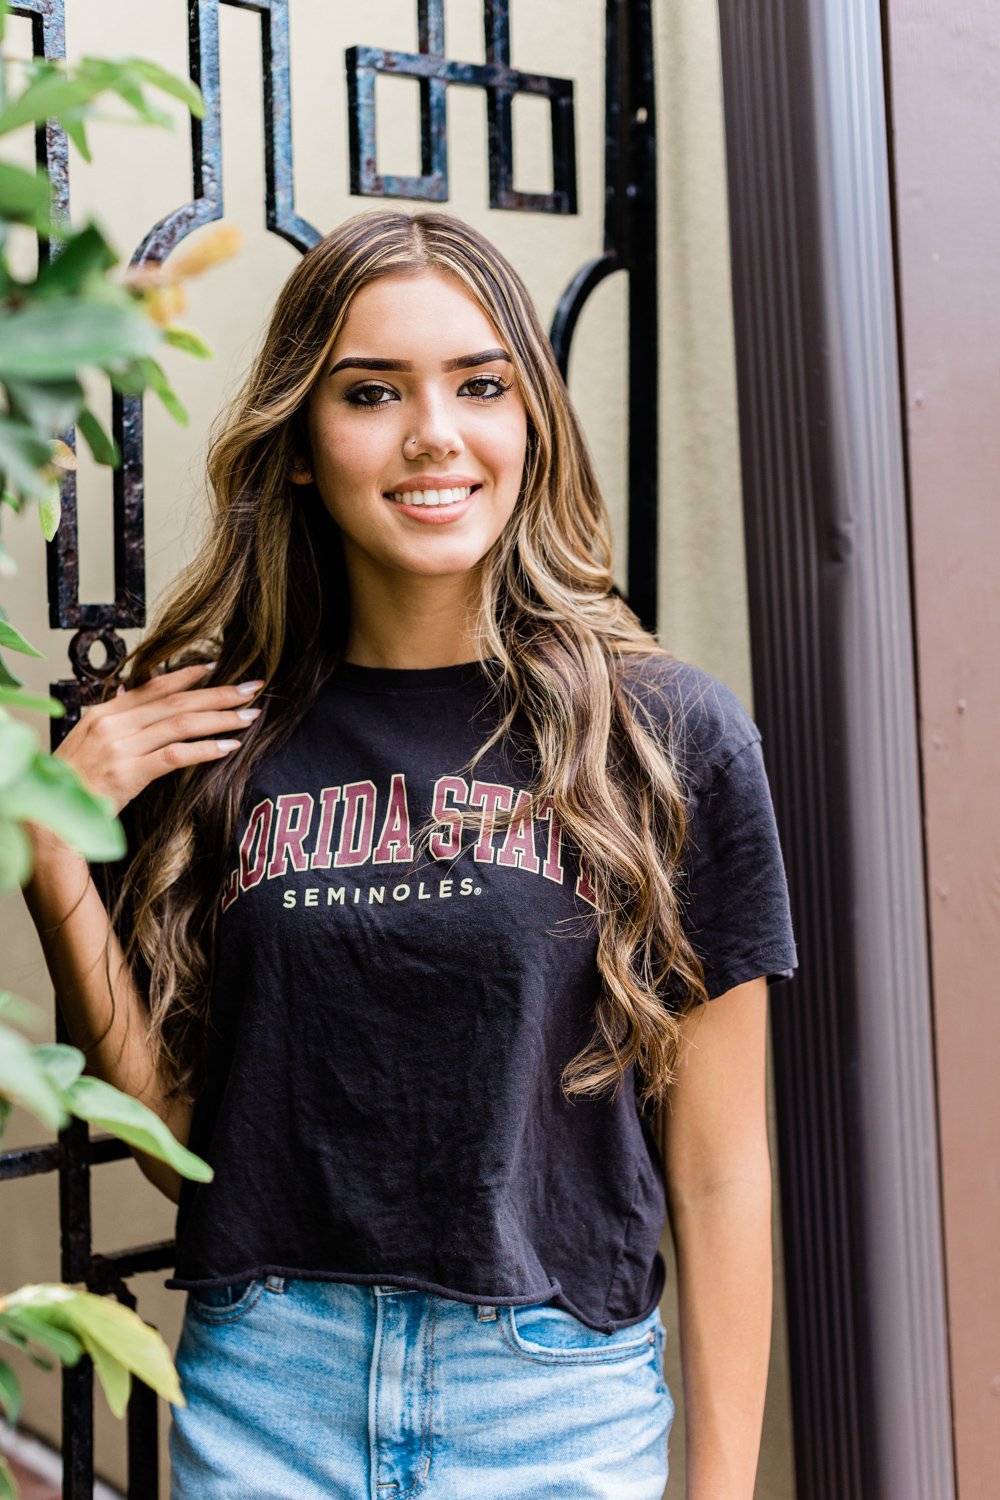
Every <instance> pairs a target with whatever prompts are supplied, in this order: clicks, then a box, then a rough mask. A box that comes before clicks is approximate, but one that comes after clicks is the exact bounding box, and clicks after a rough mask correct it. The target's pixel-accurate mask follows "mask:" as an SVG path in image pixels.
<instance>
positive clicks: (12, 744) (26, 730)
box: [0, 620, 39, 793]
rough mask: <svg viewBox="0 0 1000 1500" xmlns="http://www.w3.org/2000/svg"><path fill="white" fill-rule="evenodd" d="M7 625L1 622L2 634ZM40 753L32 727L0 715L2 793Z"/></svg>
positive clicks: (0, 777)
mask: <svg viewBox="0 0 1000 1500" xmlns="http://www.w3.org/2000/svg"><path fill="white" fill-rule="evenodd" d="M6 624H7V622H6V620H3V621H0V632H2V630H3V628H4V626H6ZM11 628H12V627H11ZM38 753H39V750H38V736H37V735H36V734H35V731H34V730H33V729H32V728H31V726H30V725H29V724H22V723H21V721H20V719H14V718H11V716H10V714H9V713H7V712H6V710H5V711H4V713H3V714H0V793H3V792H4V791H5V790H6V789H7V788H8V787H12V786H13V785H14V784H15V782H17V781H20V779H21V777H22V776H24V775H25V774H26V773H27V772H28V770H29V769H30V767H31V765H32V762H33V761H34V759H35V756H36V755H37V754H38Z"/></svg>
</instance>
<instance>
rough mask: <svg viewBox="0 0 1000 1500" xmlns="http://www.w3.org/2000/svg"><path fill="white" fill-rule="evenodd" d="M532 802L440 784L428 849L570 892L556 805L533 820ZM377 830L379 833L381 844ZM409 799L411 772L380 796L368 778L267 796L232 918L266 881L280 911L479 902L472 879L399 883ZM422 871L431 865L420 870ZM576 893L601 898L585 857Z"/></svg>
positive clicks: (516, 794)
mask: <svg viewBox="0 0 1000 1500" xmlns="http://www.w3.org/2000/svg"><path fill="white" fill-rule="evenodd" d="M531 804H532V799H531V796H530V794H529V793H528V792H527V791H525V790H523V789H519V788H517V787H513V786H509V785H507V784H506V783H504V782H498V781H480V780H477V779H475V778H474V779H473V780H472V781H471V783H470V782H469V781H468V780H466V778H465V777H464V776H439V777H438V779H437V780H436V781H435V782H434V785H433V789H432V794H431V815H432V818H433V821H434V825H435V826H434V831H433V833H432V834H431V835H430V838H429V840H428V844H427V848H428V852H429V853H430V855H431V856H432V858H433V859H435V860H437V861H439V862H441V863H447V864H449V865H450V864H451V863H452V862H454V861H455V860H456V859H458V858H459V857H460V856H461V855H462V854H463V853H465V852H470V853H471V857H472V860H473V863H474V864H479V865H492V864H494V863H495V864H496V865H498V866H501V867H506V868H508V869H511V870H520V871H522V872H523V873H524V874H526V875H531V876H535V877H538V878H540V879H543V880H548V881H552V882H553V883H554V884H556V885H564V884H565V883H566V880H567V874H568V877H569V879H570V880H572V879H573V876H574V871H573V869H569V870H567V861H566V857H565V853H564V848H563V830H562V827H561V824H560V822H559V818H558V816H557V814H556V811H555V808H554V806H553V803H552V798H551V797H544V798H541V799H540V800H539V803H538V812H537V816H536V817H535V818H534V819H533V818H532V817H531ZM466 809H475V810H481V812H482V824H481V826H480V827H478V828H477V831H476V837H475V840H474V842H471V843H470V842H467V843H466V844H465V845H464V846H463V843H462V832H463V813H464V812H465V811H466ZM498 810H499V811H501V812H503V813H509V812H511V811H512V810H513V814H514V815H513V818H512V820H511V822H510V824H509V825H508V826H507V827H506V828H503V827H501V828H499V829H496V830H495V829H494V823H495V821H496V814H497V811H498ZM376 829H377V830H378V834H377V836H376ZM413 861H414V849H413V844H412V842H411V821H410V796H409V791H408V788H407V783H406V774H405V772H402V771H397V772H394V773H392V775H391V778H390V785H389V789H388V792H386V791H385V790H383V791H382V792H381V793H380V791H379V789H378V788H377V787H376V785H375V783H374V782H373V781H370V780H364V781H349V782H346V783H344V785H343V786H327V787H323V789H322V790H321V791H320V793H319V797H318V798H317V797H315V796H314V795H313V794H312V793H311V792H283V793H281V794H279V795H278V796H277V797H275V798H272V797H263V798H261V800H260V801H259V802H257V803H256V805H255V806H254V807H253V809H252V810H251V812H250V814H249V817H248V818H247V821H246V825H245V827H244V829H243V832H242V835H241V838H240V845H239V863H238V865H237V866H236V868H235V869H233V870H231V871H230V873H229V877H228V879H227V881H226V885H225V889H224V891H223V895H222V902H221V906H222V910H223V911H226V910H227V909H228V908H229V907H230V906H232V904H233V902H234V901H236V900H237V899H238V897H239V896H240V895H241V893H242V892H244V891H249V890H252V889H253V888H254V887H255V886H258V885H260V884H261V883H262V882H267V881H272V880H275V881H278V882H279V883H281V885H280V888H281V896H282V901H281V904H282V907H283V908H285V909H291V908H293V907H295V906H298V905H300V904H301V905H302V906H319V905H324V906H328V907H334V906H337V905H340V906H346V905H348V904H350V905H355V906H356V905H360V904H362V903H365V904H367V905H369V906H372V905H385V904H386V903H387V902H396V903H399V902H403V901H409V900H417V901H430V900H434V899H438V900H448V899H450V898H451V897H453V896H459V897H463V896H470V895H476V896H478V895H481V894H482V887H481V886H477V884H476V881H475V878H474V877H473V876H469V875H463V876H460V877H454V876H451V875H447V874H446V875H443V876H441V875H438V874H433V873H426V874H425V875H424V876H423V878H418V877H417V875H416V874H414V875H413V878H406V879H397V880H393V879H392V875H393V874H394V873H395V874H396V875H397V876H399V875H401V873H402V872H401V871H400V870H398V869H397V870H396V871H392V870H391V869H389V868H387V867H391V866H404V865H412V864H413ZM362 868H368V869H369V870H370V871H371V877H372V878H371V883H370V884H369V885H368V887H367V889H366V888H365V887H364V886H363V885H359V884H353V883H352V884H348V883H339V884H338V883H337V882H335V881H332V882H330V883H328V884H326V885H324V886H318V885H317V886H306V887H305V888H303V887H302V886H301V883H298V884H296V885H288V884H287V881H288V879H289V877H290V876H291V875H292V874H302V873H307V872H308V871H310V870H314V869H320V870H332V871H336V870H345V871H346V870H351V871H358V870H360V869H362ZM420 868H421V870H425V869H426V866H424V865H422V866H421V867H420ZM577 871H578V872H577V873H576V880H575V885H574V891H575V894H576V895H577V896H579V897H580V898H581V899H582V900H583V901H585V902H586V903H587V904H588V905H589V906H592V907H593V906H596V896H595V892H594V889H593V886H592V884H591V880H590V872H589V869H588V866H587V861H586V858H585V857H584V856H582V855H581V856H580V858H579V861H578V866H577Z"/></svg>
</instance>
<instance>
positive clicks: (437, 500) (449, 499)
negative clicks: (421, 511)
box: [389, 484, 472, 505]
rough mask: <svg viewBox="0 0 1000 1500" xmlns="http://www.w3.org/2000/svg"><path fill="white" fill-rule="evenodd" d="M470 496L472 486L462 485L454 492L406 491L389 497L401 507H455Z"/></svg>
mask: <svg viewBox="0 0 1000 1500" xmlns="http://www.w3.org/2000/svg"><path fill="white" fill-rule="evenodd" d="M471 494H472V485H471V484H466V485H463V486H462V488H461V489H454V490H408V491H407V492H406V494H402V493H400V492H398V491H397V492H395V493H393V494H391V495H390V496H389V499H390V500H396V501H398V502H399V503H400V504H401V505H457V504H458V502H459V501H460V500H467V499H468V498H469V496H470V495H471Z"/></svg>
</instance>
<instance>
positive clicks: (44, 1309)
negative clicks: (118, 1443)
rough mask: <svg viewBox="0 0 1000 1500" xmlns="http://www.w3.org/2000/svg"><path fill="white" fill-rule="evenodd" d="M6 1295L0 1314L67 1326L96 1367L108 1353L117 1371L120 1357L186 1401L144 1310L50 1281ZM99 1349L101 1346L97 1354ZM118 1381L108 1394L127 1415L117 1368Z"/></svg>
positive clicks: (178, 1401)
mask: <svg viewBox="0 0 1000 1500" xmlns="http://www.w3.org/2000/svg"><path fill="white" fill-rule="evenodd" d="M6 1301H7V1307H6V1310H5V1311H3V1312H0V1317H8V1316H10V1315H11V1314H13V1316H14V1318H15V1320H16V1322H17V1324H18V1325H19V1326H22V1327H23V1326H24V1322H25V1319H26V1318H32V1319H34V1320H36V1321H35V1323H34V1324H33V1325H32V1328H33V1329H34V1327H37V1325H38V1323H39V1322H40V1323H42V1324H43V1325H47V1329H48V1332H49V1333H50V1334H51V1333H53V1332H55V1331H57V1330H62V1331H65V1332H66V1334H67V1336H69V1337H72V1338H74V1339H79V1341H80V1343H81V1344H82V1345H83V1346H84V1347H85V1348H86V1350H87V1352H88V1353H89V1354H90V1356H91V1358H92V1359H93V1360H94V1365H95V1369H96V1368H98V1360H99V1359H101V1358H102V1354H103V1355H107V1356H110V1360H102V1364H103V1368H104V1369H105V1370H108V1371H111V1370H112V1364H111V1362H110V1361H114V1362H115V1363H117V1364H118V1365H120V1366H121V1367H122V1369H123V1370H125V1371H131V1373H132V1374H134V1375H137V1376H138V1377H139V1379H140V1380H142V1381H144V1382H145V1383H146V1385H148V1386H150V1387H151V1388H152V1389H153V1390H154V1391H156V1392H157V1394H158V1395H160V1396H163V1397H164V1399H165V1400H167V1401H170V1402H172V1403H173V1404H174V1405H179V1406H184V1405H186V1402H185V1400H184V1396H183V1394H182V1392H181V1388H180V1381H179V1379H178V1376H177V1371H176V1370H175V1369H174V1365H173V1361H172V1359H171V1355H170V1350H169V1349H168V1347H167V1345H166V1344H165V1343H164V1341H163V1338H162V1336H161V1335H160V1334H159V1333H158V1331H157V1330H156V1329H155V1328H151V1327H150V1326H149V1325H148V1324H146V1323H144V1322H143V1321H142V1319H141V1318H140V1317H139V1315H138V1313H135V1312H133V1311H132V1309H131V1308H130V1307H125V1306H124V1305H123V1304H122V1303H121V1302H118V1301H116V1299H115V1298H114V1297H101V1296H98V1294H97V1293H96V1292H88V1291H77V1290H75V1289H74V1288H72V1287H67V1286H61V1285H59V1284H58V1283H52V1282H49V1283H41V1284H38V1285H35V1286H26V1287H21V1288H20V1289H19V1290H18V1291H16V1292H11V1294H10V1296H9V1297H8V1298H7V1299H6ZM0 1307H2V1303H0ZM32 1336H34V1332H33V1333H32ZM39 1342H42V1340H41V1339H39ZM95 1349H96V1350H99V1351H101V1352H100V1353H98V1355H97V1356H96V1357H95V1354H94V1351H95ZM100 1373H101V1371H100V1369H98V1374H100ZM112 1381H113V1383H114V1389H113V1390H112V1391H109V1390H108V1388H107V1386H105V1394H106V1395H107V1396H108V1404H109V1405H110V1406H111V1407H112V1410H113V1411H114V1412H115V1415H116V1416H121V1415H122V1411H123V1410H124V1407H122V1409H121V1410H118V1409H117V1406H116V1404H115V1403H116V1402H117V1400H118V1398H119V1394H120V1391H121V1387H122V1384H123V1382H122V1379H121V1376H120V1375H118V1374H117V1373H115V1374H113V1375H112ZM102 1383H103V1377H102Z"/></svg>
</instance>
